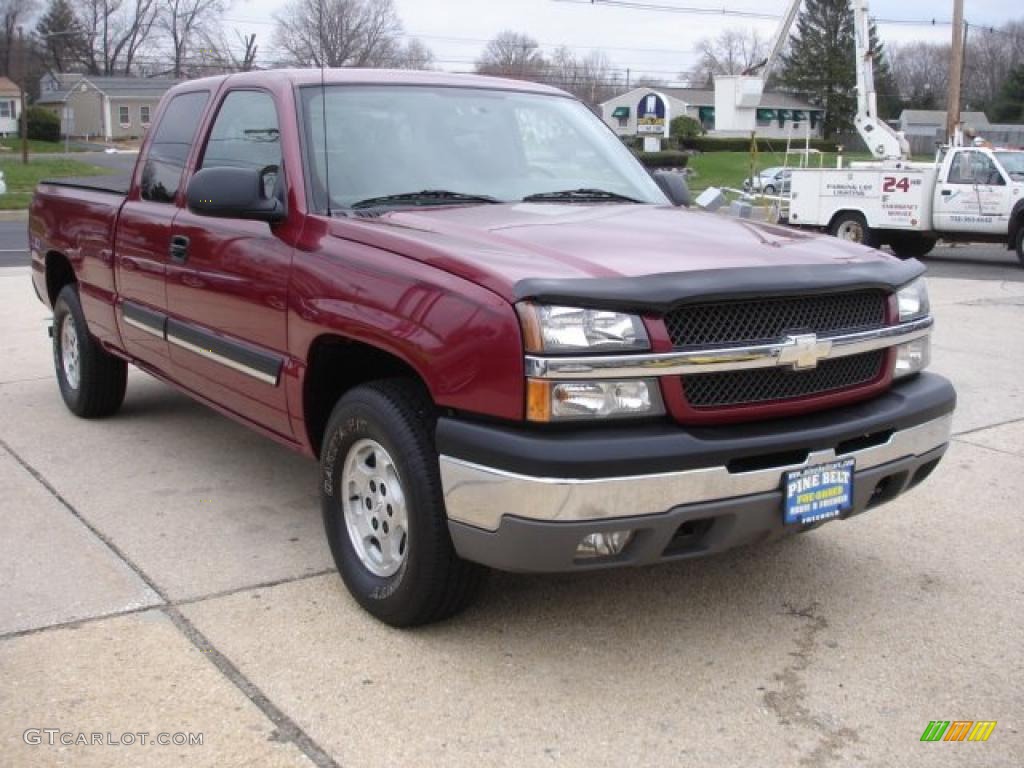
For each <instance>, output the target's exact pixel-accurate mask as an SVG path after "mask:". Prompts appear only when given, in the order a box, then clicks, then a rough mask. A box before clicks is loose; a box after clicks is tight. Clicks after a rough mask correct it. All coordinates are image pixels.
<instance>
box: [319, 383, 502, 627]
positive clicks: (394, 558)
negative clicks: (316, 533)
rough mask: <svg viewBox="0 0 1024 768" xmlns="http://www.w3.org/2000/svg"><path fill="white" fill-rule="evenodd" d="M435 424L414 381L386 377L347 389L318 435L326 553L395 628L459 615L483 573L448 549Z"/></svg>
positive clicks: (353, 589)
mask: <svg viewBox="0 0 1024 768" xmlns="http://www.w3.org/2000/svg"><path fill="white" fill-rule="evenodd" d="M433 431H434V407H433V403H431V402H430V399H429V397H427V395H426V394H425V393H424V392H423V389H422V387H420V386H418V385H417V384H416V383H414V382H412V381H407V380H400V379H394V380H388V381H379V382H374V383H371V384H365V385H363V386H359V387H356V388H354V389H352V390H351V391H349V392H348V393H346V394H345V396H344V397H342V398H341V400H339V401H338V404H337V405H336V406H335V408H334V411H333V412H332V414H331V418H330V421H329V422H328V425H327V431H326V433H325V435H324V444H323V450H322V452H321V459H320V471H321V483H320V498H321V504H322V507H323V517H324V528H325V531H326V533H327V541H328V543H329V544H330V547H331V554H332V555H333V556H334V562H335V563H336V564H337V566H338V571H339V573H340V574H341V578H342V580H343V581H344V582H345V586H346V587H348V590H349V592H350V593H351V594H352V596H353V597H354V598H355V599H356V601H357V602H358V603H359V604H360V605H361V606H362V607H363V608H364V609H365V610H367V611H368V612H369V613H371V614H372V615H373V616H375V617H377V618H378V619H380V620H381V621H383V622H385V623H387V624H390V625H392V626H395V627H408V626H414V625H417V624H427V623H430V622H433V621H439V620H441V619H445V618H447V617H449V616H452V615H454V614H455V613H458V612H459V611H460V610H462V609H463V608H464V607H465V606H466V605H468V604H469V602H470V600H471V599H472V598H473V597H474V595H475V594H476V591H477V588H478V586H479V584H480V581H481V577H482V575H483V573H484V569H483V568H481V567H480V566H478V565H475V564H472V563H468V562H466V561H464V560H462V559H460V558H459V556H458V555H457V554H456V553H455V549H454V547H453V546H452V541H451V537H450V535H449V533H448V521H447V515H446V514H445V507H444V498H443V496H442V493H441V477H440V472H439V470H438V461H437V452H436V450H435V448H434V444H433Z"/></svg>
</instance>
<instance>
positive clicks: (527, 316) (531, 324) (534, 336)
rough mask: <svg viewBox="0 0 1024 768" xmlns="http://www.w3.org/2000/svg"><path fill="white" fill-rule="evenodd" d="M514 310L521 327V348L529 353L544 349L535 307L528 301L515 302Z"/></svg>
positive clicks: (537, 352)
mask: <svg viewBox="0 0 1024 768" xmlns="http://www.w3.org/2000/svg"><path fill="white" fill-rule="evenodd" d="M516 312H517V313H518V314H519V325H520V326H521V327H522V329H523V349H525V350H526V351H527V352H528V353H530V354H540V353H541V352H543V351H544V337H543V335H542V334H541V331H540V318H539V317H537V307H536V306H534V305H533V304H530V303H529V302H525V303H521V304H516Z"/></svg>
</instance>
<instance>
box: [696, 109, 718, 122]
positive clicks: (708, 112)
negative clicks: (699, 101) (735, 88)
mask: <svg viewBox="0 0 1024 768" xmlns="http://www.w3.org/2000/svg"><path fill="white" fill-rule="evenodd" d="M697 115H698V116H699V117H700V119H701V120H714V119H715V108H714V107H698V108H697Z"/></svg>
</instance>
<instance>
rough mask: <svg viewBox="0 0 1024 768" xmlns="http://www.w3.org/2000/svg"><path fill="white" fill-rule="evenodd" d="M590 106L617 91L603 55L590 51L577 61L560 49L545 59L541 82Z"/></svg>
mask: <svg viewBox="0 0 1024 768" xmlns="http://www.w3.org/2000/svg"><path fill="white" fill-rule="evenodd" d="M542 79H543V80H544V81H545V82H547V83H549V84H550V85H553V86H555V87H556V88H561V89H563V90H566V91H568V92H569V93H571V94H573V95H574V96H576V97H577V98H579V99H581V100H583V101H585V102H587V103H588V104H590V105H591V106H597V105H598V104H600V103H601V102H603V101H606V100H607V99H609V98H611V96H612V95H613V94H614V93H615V92H616V91H618V90H620V85H621V83H620V79H619V77H618V76H617V75H616V73H615V70H614V68H613V67H612V64H611V61H609V59H608V56H607V55H605V53H604V52H603V51H598V50H595V51H591V52H590V53H589V54H587V55H586V56H584V57H583V58H578V57H577V56H576V55H575V54H574V53H573V52H572V51H571V50H570V49H569V48H567V47H565V46H562V47H560V48H557V49H555V51H554V52H553V53H552V54H551V55H550V56H549V57H548V59H547V67H546V74H545V76H544V77H543V78H542Z"/></svg>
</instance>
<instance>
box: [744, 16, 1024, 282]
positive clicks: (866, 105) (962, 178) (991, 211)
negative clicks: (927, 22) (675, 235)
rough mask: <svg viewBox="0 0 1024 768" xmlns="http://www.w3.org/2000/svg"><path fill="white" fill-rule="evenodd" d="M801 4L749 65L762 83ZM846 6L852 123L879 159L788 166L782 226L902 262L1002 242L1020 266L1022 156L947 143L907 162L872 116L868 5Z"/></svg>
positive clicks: (1023, 253)
mask: <svg viewBox="0 0 1024 768" xmlns="http://www.w3.org/2000/svg"><path fill="white" fill-rule="evenodd" d="M800 2H801V0H790V3H789V6H788V7H787V10H786V13H785V15H784V16H783V17H782V20H781V22H780V24H779V29H778V31H777V32H776V35H775V42H774V46H773V48H772V50H771V52H770V54H769V56H768V57H767V58H766V59H765V61H764V62H763V63H762V64H760V65H758V66H757V67H755V68H754V69H761V73H760V79H761V82H762V83H763V81H764V79H765V78H766V77H767V76H768V73H769V72H770V71H771V69H772V65H773V64H774V63H775V60H776V59H777V57H778V55H779V53H780V51H781V49H782V46H783V43H784V42H785V40H786V38H787V37H788V35H789V29H790V27H791V26H792V24H793V20H794V19H795V18H796V14H797V10H798V9H799V7H800ZM850 2H851V4H852V6H853V14H854V40H855V51H854V55H855V57H856V64H857V67H856V69H857V113H856V115H855V116H854V126H855V127H856V128H857V132H858V133H859V134H860V135H861V137H862V138H863V139H864V143H865V144H866V145H867V147H868V149H869V150H870V152H871V154H872V155H873V156H874V157H875V158H876V160H875V161H872V162H854V163H851V164H850V166H849V167H848V168H793V169H792V175H791V177H790V194H789V196H788V200H785V201H784V203H785V204H784V206H783V211H784V215H785V217H786V220H787V222H788V223H789V224H790V225H792V226H796V227H813V228H816V229H821V230H826V231H828V232H830V233H831V234H833V235H835V236H836V237H840V238H842V239H844V240H852V241H854V242H859V243H864V244H865V245H870V246H873V247H879V246H881V245H889V246H890V247H891V248H892V249H893V251H894V252H895V253H896V254H897V255H898V256H901V257H903V258H909V257H913V256H924V255H925V254H926V253H928V252H929V251H930V250H931V249H932V248H933V247H934V246H935V243H936V241H938V240H939V239H942V240H947V241H953V242H997V243H1005V244H1006V247H1007V248H1011V249H1016V251H1017V257H1018V258H1019V259H1020V261H1021V265H1022V266H1024V152H1022V151H1019V150H1011V149H997V148H992V147H990V146H966V147H965V146H960V144H961V142H960V141H959V140H953V141H952V142H951V145H950V146H947V147H943V148H941V149H939V151H938V152H937V153H936V157H935V161H934V162H912V161H911V160H910V147H909V145H908V144H907V141H906V139H905V138H904V137H903V136H902V135H901V134H899V133H898V132H896V131H895V130H893V129H892V127H890V126H889V125H888V124H886V123H885V122H884V121H883V120H881V119H880V118H879V117H878V105H877V97H876V94H875V75H874V51H873V50H872V49H871V43H870V19H869V16H868V0H850ZM957 135H958V137H959V136H960V131H959V130H958V131H957ZM982 143H983V144H984V142H982ZM783 197H785V196H783Z"/></svg>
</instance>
